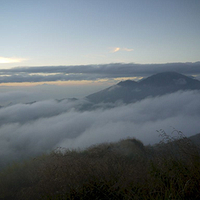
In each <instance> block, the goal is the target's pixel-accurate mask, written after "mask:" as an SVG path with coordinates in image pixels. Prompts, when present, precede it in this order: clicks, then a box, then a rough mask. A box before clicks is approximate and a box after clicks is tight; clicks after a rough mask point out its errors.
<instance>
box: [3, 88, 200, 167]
mask: <svg viewBox="0 0 200 200" xmlns="http://www.w3.org/2000/svg"><path fill="white" fill-rule="evenodd" d="M12 95H13V98H14V99H15V95H16V98H17V97H18V95H19V94H18V93H12ZM199 99H200V92H199V91H198V90H194V91H178V92H175V93H172V94H166V95H164V96H160V97H159V96H158V97H154V98H151V97H149V98H146V99H144V100H141V101H138V102H136V103H132V104H123V103H122V102H116V103H100V104H98V105H96V104H95V105H94V104H92V103H91V102H89V101H88V100H87V99H86V98H81V99H64V100H60V101H58V100H53V99H52V100H44V101H38V102H34V103H31V104H22V103H17V104H14V105H10V106H6V107H2V108H1V109H0V148H1V149H0V160H1V162H2V163H1V165H2V164H7V163H9V162H12V161H15V160H21V159H25V158H29V157H34V156H37V155H41V154H42V153H46V152H50V151H52V150H54V149H56V148H59V147H61V148H70V149H74V148H79V149H83V148H86V147H89V146H91V145H95V144H98V143H102V142H116V141H118V140H120V139H125V138H128V137H134V138H136V139H139V140H141V141H142V142H143V143H144V144H145V145H148V144H151V145H153V144H155V143H157V142H159V140H160V139H161V138H160V137H159V133H158V132H157V131H156V130H159V129H163V130H165V132H167V133H168V134H170V133H171V132H172V131H173V128H175V129H177V130H180V131H182V132H183V134H184V135H186V136H191V135H194V134H197V133H199V132H200V129H199V119H200V112H199V110H200V101H199ZM175 136H176V135H175Z"/></svg>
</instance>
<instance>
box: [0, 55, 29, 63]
mask: <svg viewBox="0 0 200 200" xmlns="http://www.w3.org/2000/svg"><path fill="white" fill-rule="evenodd" d="M24 60H27V59H25V58H17V57H10V58H9V57H0V63H5V64H6V63H19V62H22V61H24Z"/></svg>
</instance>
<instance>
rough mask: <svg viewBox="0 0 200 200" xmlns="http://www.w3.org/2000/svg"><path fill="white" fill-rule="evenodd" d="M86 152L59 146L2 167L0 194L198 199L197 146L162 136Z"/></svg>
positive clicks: (199, 160)
mask: <svg viewBox="0 0 200 200" xmlns="http://www.w3.org/2000/svg"><path fill="white" fill-rule="evenodd" d="M162 133H163V134H164V139H167V141H164V140H163V141H162V142H161V143H160V144H157V145H155V146H143V144H142V143H141V142H140V141H137V140H135V139H127V140H122V141H119V142H118V143H109V144H101V145H98V146H93V147H90V148H88V149H86V150H84V151H76V150H73V151H70V150H63V149H57V150H56V151H54V152H52V153H51V154H49V155H43V156H40V157H38V158H35V159H33V160H30V161H27V162H24V163H16V164H13V165H12V166H10V167H7V168H6V169H5V170H3V171H2V172H0V191H1V192H0V199H22V200H24V199H27V200H32V199H34V200H36V199H45V200H54V199H55V200H57V199H59V200H62V199H87V200H88V199H120V200H121V199H200V155H199V148H198V147H196V146H195V145H193V144H192V142H191V141H190V140H189V139H187V138H185V137H181V138H178V139H177V140H174V139H172V138H169V137H168V136H166V135H165V133H164V132H162Z"/></svg>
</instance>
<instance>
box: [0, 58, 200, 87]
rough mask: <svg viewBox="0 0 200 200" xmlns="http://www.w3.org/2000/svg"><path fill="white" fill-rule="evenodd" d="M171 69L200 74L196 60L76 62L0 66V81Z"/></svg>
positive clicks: (146, 73) (91, 77)
mask: <svg viewBox="0 0 200 200" xmlns="http://www.w3.org/2000/svg"><path fill="white" fill-rule="evenodd" d="M166 71H175V72H178V73H182V74H184V75H196V76H197V77H198V76H199V75H200V62H196V63H166V64H134V63H129V64H123V63H113V64H102V65H76V66H43V67H17V68H12V69H1V70H0V83H14V82H45V81H68V80H98V79H106V78H121V77H136V76H141V77H146V76H150V75H152V74H155V73H160V72H166Z"/></svg>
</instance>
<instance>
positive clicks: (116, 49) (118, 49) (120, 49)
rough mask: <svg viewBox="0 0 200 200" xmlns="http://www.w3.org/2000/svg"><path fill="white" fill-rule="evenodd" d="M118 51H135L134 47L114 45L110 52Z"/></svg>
mask: <svg viewBox="0 0 200 200" xmlns="http://www.w3.org/2000/svg"><path fill="white" fill-rule="evenodd" d="M118 51H133V49H129V48H120V47H114V48H112V50H111V51H110V52H111V53H115V52H118Z"/></svg>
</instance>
